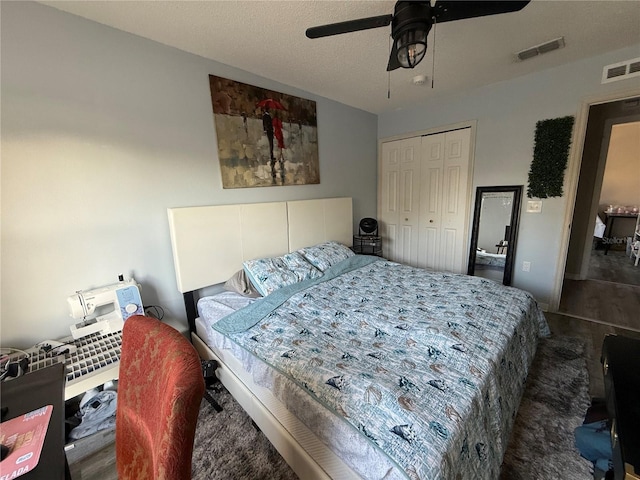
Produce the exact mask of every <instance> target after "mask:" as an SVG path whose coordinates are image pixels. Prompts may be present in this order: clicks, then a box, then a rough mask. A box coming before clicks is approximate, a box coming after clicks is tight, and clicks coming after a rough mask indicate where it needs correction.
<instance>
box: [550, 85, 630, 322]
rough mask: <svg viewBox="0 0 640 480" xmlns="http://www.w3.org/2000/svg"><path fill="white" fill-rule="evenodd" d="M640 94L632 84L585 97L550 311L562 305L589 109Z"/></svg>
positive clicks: (575, 139)
mask: <svg viewBox="0 0 640 480" xmlns="http://www.w3.org/2000/svg"><path fill="white" fill-rule="evenodd" d="M638 96H640V88H633V89H629V90H623V91H619V92H614V93H608V94H604V95H598V96H592V97H588V98H585V99H584V100H583V101H582V102H581V104H580V108H579V110H578V114H577V115H576V121H575V126H574V131H573V141H572V142H571V152H570V154H569V165H568V166H567V171H566V174H565V185H566V190H565V191H566V195H567V202H566V204H565V211H564V221H563V227H562V236H561V239H560V249H559V253H558V261H557V262H556V265H557V267H556V275H555V280H554V287H553V290H552V292H551V298H550V299H549V311H550V312H557V311H558V309H559V308H560V298H561V295H562V285H563V283H564V270H565V268H566V264H567V253H568V251H569V238H570V237H571V221H572V219H573V210H574V208H575V203H576V193H577V190H578V179H579V176H580V166H581V165H582V154H583V151H584V141H585V137H586V133H587V123H588V121H589V109H590V108H591V106H593V105H600V104H603V103H611V102H617V101H619V100H625V99H627V98H634V97H638Z"/></svg>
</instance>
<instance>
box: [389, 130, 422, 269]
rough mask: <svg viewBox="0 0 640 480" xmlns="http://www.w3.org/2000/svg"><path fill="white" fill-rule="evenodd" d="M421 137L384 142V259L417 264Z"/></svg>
mask: <svg viewBox="0 0 640 480" xmlns="http://www.w3.org/2000/svg"><path fill="white" fill-rule="evenodd" d="M420 151H421V141H420V137H414V138H408V139H405V140H396V141H393V142H385V143H383V144H382V172H381V175H382V177H381V182H380V212H379V213H378V220H379V225H380V234H381V236H382V250H383V254H384V256H385V258H388V259H389V260H393V261H396V262H401V263H406V264H413V265H415V264H416V261H417V255H418V220H419V201H420Z"/></svg>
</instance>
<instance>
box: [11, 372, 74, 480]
mask: <svg viewBox="0 0 640 480" xmlns="http://www.w3.org/2000/svg"><path fill="white" fill-rule="evenodd" d="M0 404H1V405H2V407H3V408H4V407H7V408H8V412H7V415H6V418H3V419H2V420H3V421H4V420H10V419H12V418H14V417H17V416H19V415H23V414H25V413H28V412H31V411H33V410H35V409H37V408H40V407H43V406H45V405H53V412H52V413H51V419H50V420H49V428H48V429H47V435H46V437H45V440H44V445H43V447H42V453H41V454H40V461H39V462H38V465H36V467H35V468H34V469H33V470H31V471H30V472H29V473H26V474H24V475H22V476H20V477H18V478H19V479H20V480H22V479H24V480H36V479H42V480H45V479H46V480H54V479H65V478H71V476H70V474H69V469H68V466H67V461H66V457H65V454H64V441H65V438H64V436H65V434H64V364H63V363H58V364H55V365H52V366H50V367H47V368H43V369H42V370H37V371H35V372H32V373H28V374H26V375H22V376H20V377H17V378H14V379H12V380H8V381H6V382H2V384H1V385H0Z"/></svg>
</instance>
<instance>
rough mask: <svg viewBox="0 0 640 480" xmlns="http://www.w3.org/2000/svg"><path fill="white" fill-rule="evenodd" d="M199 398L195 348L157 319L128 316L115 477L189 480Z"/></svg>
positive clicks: (199, 374)
mask: <svg viewBox="0 0 640 480" xmlns="http://www.w3.org/2000/svg"><path fill="white" fill-rule="evenodd" d="M203 395H204V379H203V376H202V367H201V364H200V358H199V356H198V353H197V352H196V350H195V348H194V347H193V345H191V343H189V341H188V340H187V339H186V338H185V337H184V336H183V335H182V334H181V333H180V332H178V331H177V330H175V329H174V328H172V327H170V326H169V325H166V324H164V323H162V322H160V321H159V320H156V319H155V318H151V317H145V316H140V315H137V316H133V317H130V318H129V319H128V320H127V321H126V322H125V324H124V328H123V331H122V351H121V355H120V375H119V381H118V406H117V410H116V466H117V470H118V478H119V479H120V480H127V479H136V480H144V479H153V480H164V479H167V480H168V479H171V480H179V479H185V480H186V479H190V478H191V456H192V453H193V441H194V438H195V431H196V424H197V421H198V412H199V409H200V402H201V401H202V398H203Z"/></svg>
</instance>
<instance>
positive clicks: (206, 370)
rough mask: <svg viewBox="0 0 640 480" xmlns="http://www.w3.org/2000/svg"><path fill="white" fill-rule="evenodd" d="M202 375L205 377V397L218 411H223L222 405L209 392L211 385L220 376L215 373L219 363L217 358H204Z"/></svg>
mask: <svg viewBox="0 0 640 480" xmlns="http://www.w3.org/2000/svg"><path fill="white" fill-rule="evenodd" d="M201 364H202V376H203V377H204V388H205V391H204V399H205V400H206V401H207V402H209V404H210V405H211V406H212V407H213V408H214V409H215V411H216V412H221V411H222V407H221V406H220V404H219V403H218V402H216V401H215V399H214V398H213V397H212V396H211V394H210V393H209V388H211V385H212V384H213V383H215V382H217V381H218V378H217V377H216V375H215V371H216V368H218V364H217V362H216V361H215V360H202V361H201Z"/></svg>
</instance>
